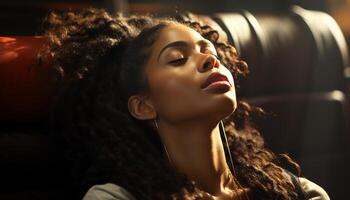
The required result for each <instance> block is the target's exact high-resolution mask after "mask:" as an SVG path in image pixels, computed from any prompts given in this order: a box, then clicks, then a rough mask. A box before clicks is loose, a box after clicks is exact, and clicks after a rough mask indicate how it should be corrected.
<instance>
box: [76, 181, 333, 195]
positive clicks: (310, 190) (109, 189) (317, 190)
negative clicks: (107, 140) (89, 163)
mask: <svg viewBox="0 0 350 200" xmlns="http://www.w3.org/2000/svg"><path fill="white" fill-rule="evenodd" d="M299 181H300V183H301V187H302V188H303V189H304V191H305V192H306V193H307V196H308V197H309V200H330V198H329V196H328V194H327V193H326V191H325V190H324V189H323V188H322V187H320V186H319V185H317V184H315V183H314V182H312V181H310V180H308V179H306V178H303V177H299ZM83 200H136V198H135V197H134V196H132V195H131V194H130V193H129V192H128V191H127V190H126V189H124V188H122V187H121V186H118V185H116V184H113V183H106V184H101V185H94V186H92V187H91V188H90V189H89V190H88V191H87V193H86V194H85V196H84V198H83Z"/></svg>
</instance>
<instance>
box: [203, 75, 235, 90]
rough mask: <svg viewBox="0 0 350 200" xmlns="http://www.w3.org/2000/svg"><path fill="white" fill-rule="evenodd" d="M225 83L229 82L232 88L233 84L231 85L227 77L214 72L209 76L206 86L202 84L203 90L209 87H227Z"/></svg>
mask: <svg viewBox="0 0 350 200" xmlns="http://www.w3.org/2000/svg"><path fill="white" fill-rule="evenodd" d="M225 82H227V83H228V84H229V86H230V87H232V84H231V83H230V81H229V79H228V78H227V76H225V75H223V74H221V73H219V72H214V73H212V74H210V75H209V76H208V78H207V80H206V81H205V82H204V84H202V86H201V88H202V89H203V88H207V87H208V86H209V85H223V84H224V85H227V83H225ZM213 83H215V84H213Z"/></svg>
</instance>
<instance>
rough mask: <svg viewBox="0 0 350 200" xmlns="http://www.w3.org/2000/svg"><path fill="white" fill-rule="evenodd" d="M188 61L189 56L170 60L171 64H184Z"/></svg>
mask: <svg viewBox="0 0 350 200" xmlns="http://www.w3.org/2000/svg"><path fill="white" fill-rule="evenodd" d="M186 62H187V58H186V57H184V58H179V59H176V60H172V61H170V62H169V64H171V65H174V66H180V65H183V64H185V63H186Z"/></svg>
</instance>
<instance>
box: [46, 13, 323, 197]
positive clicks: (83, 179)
mask: <svg viewBox="0 0 350 200" xmlns="http://www.w3.org/2000/svg"><path fill="white" fill-rule="evenodd" d="M45 25H46V35H47V36H48V38H49V39H50V45H49V46H48V47H49V48H48V49H47V50H48V51H49V53H50V54H51V56H52V57H53V61H54V62H53V66H54V69H55V70H56V72H57V74H58V76H57V83H58V84H59V85H60V87H61V88H62V93H61V95H60V96H59V99H58V102H57V106H56V110H55V115H54V120H53V121H54V125H55V133H56V134H57V136H58V139H61V142H62V145H65V146H64V149H65V155H66V156H67V158H68V159H69V161H70V162H69V163H71V166H70V169H71V175H72V177H73V180H74V181H73V187H74V189H75V190H76V191H77V198H80V199H81V198H83V199H85V200H97V199H120V200H121V199H123V200H134V199H138V200H144V199H216V200H228V199H251V200H265V199H266V200H267V199H269V200H272V199H274V200H277V199H278V200H297V199H313V200H316V199H324V200H325V199H329V198H328V196H327V194H326V193H325V192H324V190H323V189H322V188H320V187H319V186H317V185H316V184H314V183H312V182H311V181H309V180H307V179H305V178H298V177H297V176H295V175H294V174H292V173H291V172H289V171H288V170H286V169H284V168H283V167H288V166H289V170H291V171H294V172H296V171H298V165H297V164H296V163H295V162H293V161H292V160H291V159H290V158H289V157H288V156H286V155H276V154H274V153H273V152H271V151H269V150H267V149H266V148H265V147H264V141H263V139H262V137H261V136H260V133H259V132H258V131H257V130H256V129H254V127H253V126H251V124H250V122H249V118H250V115H251V113H254V112H262V110H261V109H259V108H254V107H252V106H250V105H248V104H247V103H245V102H241V101H237V99H236V92H235V83H234V78H236V77H237V76H239V75H245V74H247V72H248V69H247V65H246V64H245V63H244V62H243V61H241V60H239V59H238V57H237V53H236V51H235V49H234V48H233V47H232V46H230V45H228V44H225V43H222V42H219V40H218V32H217V31H215V30H213V29H212V28H210V27H209V26H201V25H200V24H199V23H197V22H190V21H185V20H181V19H177V20H175V19H163V18H154V17H148V16H130V17H125V16H122V15H118V16H111V15H109V14H108V13H106V12H105V11H104V10H100V9H86V10H84V11H81V12H77V13H73V12H67V13H63V14H55V13H51V14H50V15H49V16H48V17H47V19H46V20H45ZM225 131H226V134H227V146H226V144H225V142H222V141H226V140H225V138H224V135H222V133H224V132H225ZM226 147H228V148H226ZM225 150H226V152H225ZM282 161H283V162H284V163H287V165H284V166H282V164H281V163H282Z"/></svg>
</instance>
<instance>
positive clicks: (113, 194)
mask: <svg viewBox="0 0 350 200" xmlns="http://www.w3.org/2000/svg"><path fill="white" fill-rule="evenodd" d="M83 200H136V198H135V197H134V196H132V195H131V194H130V193H129V192H128V191H127V190H126V189H124V188H123V187H121V186H119V185H116V184H113V183H106V184H100V185H94V186H92V187H91V188H90V189H89V190H88V191H87V192H86V194H85V196H84V197H83Z"/></svg>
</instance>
